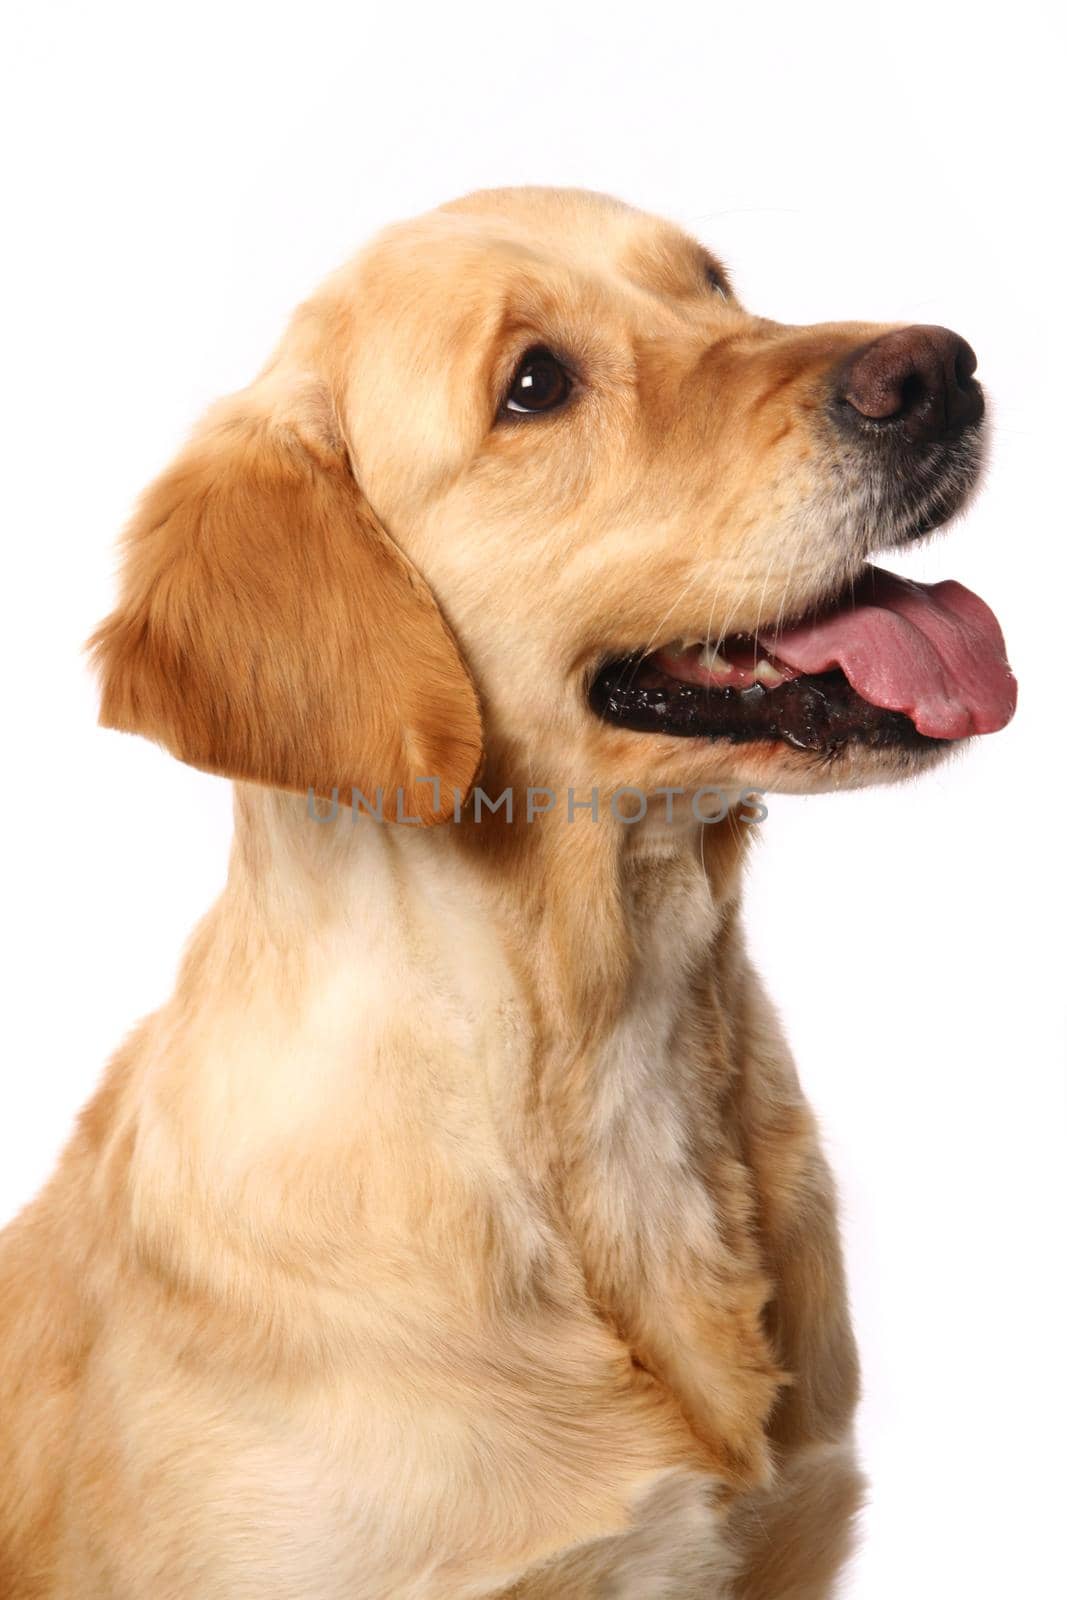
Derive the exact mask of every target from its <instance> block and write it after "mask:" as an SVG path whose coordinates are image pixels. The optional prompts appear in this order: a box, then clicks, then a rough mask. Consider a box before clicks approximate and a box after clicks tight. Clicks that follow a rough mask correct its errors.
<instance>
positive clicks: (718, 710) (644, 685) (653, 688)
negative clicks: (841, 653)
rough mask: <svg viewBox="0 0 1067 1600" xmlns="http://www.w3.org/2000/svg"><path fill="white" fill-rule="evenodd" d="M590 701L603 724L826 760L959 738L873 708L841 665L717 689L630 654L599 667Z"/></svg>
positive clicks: (923, 747)
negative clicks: (773, 747) (776, 681)
mask: <svg viewBox="0 0 1067 1600" xmlns="http://www.w3.org/2000/svg"><path fill="white" fill-rule="evenodd" d="M589 705H590V709H591V710H592V711H593V712H594V714H595V715H596V716H597V717H599V718H600V719H601V720H602V721H604V722H607V723H609V724H611V725H612V726H614V727H618V728H625V729H628V730H629V731H630V732H632V733H658V734H663V735H666V736H668V737H671V738H675V739H708V740H711V741H721V742H724V743H727V744H751V743H770V744H781V745H787V746H789V747H791V748H792V749H794V750H801V751H806V752H808V753H810V754H812V755H818V756H821V757H827V756H833V755H835V754H837V753H839V752H840V751H842V750H844V749H846V748H852V749H854V748H866V749H881V750H885V749H894V750H910V751H929V752H933V751H935V750H944V749H946V748H948V746H949V745H950V744H951V742H952V741H950V740H945V739H931V738H929V737H928V736H927V735H926V734H922V733H920V732H919V731H918V729H917V728H916V727H915V724H914V723H913V722H912V721H911V719H910V717H908V716H906V715H905V714H904V713H903V712H901V711H885V710H883V709H882V708H881V707H879V706H873V705H871V704H870V702H869V701H866V700H864V699H863V698H862V696H861V695H859V694H857V693H856V691H855V689H853V688H852V685H851V684H850V683H849V682H848V679H847V678H846V677H845V675H844V673H843V672H840V671H837V670H834V671H832V672H823V673H819V674H815V675H811V676H807V677H800V678H793V679H790V680H789V681H787V682H786V683H783V684H780V685H779V686H778V687H777V688H774V689H767V688H765V687H764V686H763V685H762V684H754V685H753V686H752V687H751V688H748V689H734V688H725V689H710V688H705V687H703V686H702V685H699V684H691V683H682V682H680V681H679V680H678V679H676V678H671V677H670V676H669V675H668V674H667V673H665V672H662V671H661V670H660V669H659V668H658V667H657V666H656V665H655V663H654V662H653V660H652V658H651V657H648V656H641V655H631V656H623V657H619V658H616V659H614V660H611V661H607V662H605V663H604V664H603V666H602V667H601V668H600V669H599V670H598V671H597V673H596V674H595V676H594V678H593V681H592V684H591V686H590V689H589Z"/></svg>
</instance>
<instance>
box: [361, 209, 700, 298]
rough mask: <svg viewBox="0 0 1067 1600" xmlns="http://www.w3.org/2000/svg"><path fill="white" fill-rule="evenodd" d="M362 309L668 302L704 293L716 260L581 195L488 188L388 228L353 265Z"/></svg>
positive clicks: (666, 225) (648, 219) (664, 229)
mask: <svg viewBox="0 0 1067 1600" xmlns="http://www.w3.org/2000/svg"><path fill="white" fill-rule="evenodd" d="M354 266H355V272H354V274H353V275H352V276H351V277H350V279H349V283H350V287H351V290H352V292H353V293H354V294H356V295H357V296H358V298H359V300H360V301H361V303H362V305H363V307H364V309H365V310H366V311H368V312H372V313H373V314H376V315H380V316H382V317H385V318H387V320H390V321H394V320H399V319H401V318H403V317H404V316H405V314H408V315H410V316H412V317H414V316H416V314H417V313H419V312H420V311H421V312H422V313H423V316H425V312H426V310H427V309H428V308H429V307H428V304H427V302H428V301H429V302H430V303H432V305H433V307H434V308H435V309H437V308H439V309H440V311H441V312H442V313H443V314H445V321H446V323H447V322H451V321H454V320H455V318H456V317H457V316H459V317H462V316H468V315H470V314H476V313H477V312H478V311H479V310H486V311H488V312H491V311H492V310H493V309H495V307H496V306H497V305H498V304H499V302H500V300H501V299H502V298H504V297H506V296H507V294H508V293H509V292H515V291H526V292H528V293H535V292H537V291H538V290H540V291H542V292H551V293H553V294H555V295H561V294H566V293H567V291H568V290H570V291H572V292H573V294H574V296H575V298H576V299H580V298H581V297H582V295H583V293H584V294H585V295H586V296H588V295H590V294H592V295H593V296H595V298H596V299H597V300H600V299H601V297H602V296H604V295H605V294H606V295H608V296H609V297H610V295H611V291H612V290H616V291H619V292H621V293H622V294H623V296H624V298H626V297H628V294H629V293H632V292H634V291H637V292H638V293H639V294H641V295H649V294H651V295H653V296H659V297H664V298H665V299H667V300H670V301H673V300H676V299H681V300H684V299H685V298H686V297H688V296H692V295H700V294H703V293H705V292H706V272H707V269H708V268H709V267H711V268H713V269H715V268H717V267H718V263H717V262H715V261H714V259H713V258H712V257H711V256H710V255H709V253H708V252H707V250H705V249H704V248H703V247H702V246H701V245H700V244H698V243H697V241H696V240H695V239H693V238H691V237H690V236H689V235H688V234H686V233H685V232H684V231H683V230H682V229H681V228H679V227H677V226H676V225H675V224H673V223H670V222H666V221H664V220H663V219H662V218H660V217H656V216H652V215H650V214H649V213H647V212H643V211H638V210H636V209H634V208H633V207H632V206H628V205H625V204H624V203H623V202H622V201H619V200H614V199H612V198H611V197H610V196H606V195H600V194H595V193H592V192H590V191H587V190H581V189H538V188H521V189H493V190H483V191H480V192H478V193H476V194H473V195H469V196H466V197H465V198H464V199H462V200H457V201H452V202H450V203H448V204H447V205H444V206H441V207H439V208H438V209H437V210H435V211H431V212H428V213H426V214H424V215H423V216H421V217H416V218H414V219H412V220H410V221H407V222H401V223H397V224H394V225H393V226H392V227H390V228H387V229H386V230H385V231H384V232H382V233H381V234H379V235H378V237H377V238H376V239H375V240H373V241H372V242H371V244H370V245H368V246H367V247H366V248H365V250H364V251H363V252H362V253H361V255H360V256H359V257H357V258H356V262H355V263H354Z"/></svg>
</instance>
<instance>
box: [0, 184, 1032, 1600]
mask: <svg viewBox="0 0 1067 1600" xmlns="http://www.w3.org/2000/svg"><path fill="white" fill-rule="evenodd" d="M974 374H975V357H974V354H973V352H972V351H971V349H970V347H969V346H968V345H967V344H966V343H965V342H964V341H963V340H962V339H960V338H959V337H958V336H956V335H955V334H953V333H951V332H949V331H948V330H946V329H943V328H932V327H909V326H885V325H881V324H856V323H841V324H827V325H821V326H814V327H787V326H783V325H780V324H777V323H775V322H772V321H768V320H765V319H763V318H760V317H758V316H756V315H754V314H752V313H750V312H748V311H746V310H745V309H744V308H743V307H742V305H741V304H740V302H739V300H738V299H737V297H736V295H735V293H734V291H733V290H732V288H731V285H730V280H729V278H728V276H727V273H726V271H725V269H724V268H723V266H722V265H721V264H720V263H719V262H718V261H717V260H716V259H715V258H714V257H712V256H711V255H709V254H708V252H707V251H706V250H705V249H704V248H703V247H702V246H701V245H699V244H698V243H697V242H695V241H694V240H693V239H691V238H690V237H688V236H687V235H686V234H685V233H684V232H682V231H681V230H680V229H678V228H677V227H674V226H673V225H670V224H668V223H666V222H664V221H661V220H659V219H657V218H654V217H651V216H648V215H646V214H643V213H641V212H639V211H636V210H633V209H631V208H629V207H628V206H626V205H624V204H622V203H620V202H617V201H615V200H612V199H609V198H606V197H604V196H601V195H595V194H589V193H585V192H582V191H567V190H550V189H510V190H509V189H505V190H499V191H492V192H483V193H478V194H475V195H473V196H470V197H468V198H466V199H464V200H461V201H459V202H456V203H453V204H450V205H445V206H443V207H442V208H441V209H439V210H437V211H434V212H433V213H431V214H430V215H428V216H425V217H423V218H421V219H419V220H417V221H414V222H409V223H406V224H403V225H400V226H398V227H395V228H392V229H390V230H388V231H387V232H385V233H384V234H383V235H381V236H380V237H379V238H378V239H377V240H375V241H374V242H373V243H372V244H371V245H370V246H369V247H368V248H367V249H365V250H364V251H363V252H362V253H361V254H360V255H359V256H358V257H357V258H356V259H355V261H354V262H352V263H351V264H349V265H348V266H346V267H345V268H343V269H342V270H341V271H340V272H339V273H337V274H336V275H335V276H333V277H332V278H330V279H328V280H327V282H326V283H325V284H324V286H323V287H322V288H321V289H320V290H319V292H317V293H316V294H315V295H314V296H313V297H312V298H311V299H310V300H309V301H308V302H307V303H306V304H305V305H303V306H302V307H301V308H300V309H299V310H298V311H297V312H296V314H295V316H294V318H293V320H292V323H291V325H290V327H289V329H288V331H287V332H286V334H285V336H284V338H283V340H282V343H281V344H280V346H279V348H278V349H277V351H276V353H275V354H274V356H273V357H272V358H271V360H270V361H269V362H268V364H267V365H266V367H265V368H264V369H263V371H262V373H261V374H260V376H259V377H258V378H257V379H256V380H255V381H254V382H253V383H252V384H251V385H250V387H248V388H247V389H245V390H244V391H242V392H241V393H239V394H237V395H235V396H233V397H231V398H230V399H228V400H226V401H224V402H223V403H222V404H221V405H219V406H218V407H216V408H215V409H214V410H213V411H212V412H211V413H210V414H209V415H208V417H207V419H206V420H205V421H204V423H203V425H202V426H201V427H200V428H199V429H198V431H197V432H196V434H195V436H194V437H193V439H192V441H191V443H190V444H189V445H188V446H187V448H186V449H185V450H184V451H183V452H182V454H181V455H180V456H179V458H178V459H177V461H176V462H175V463H174V465H173V466H171V467H170V468H169V469H168V470H167V471H166V472H164V473H163V475H162V477H161V478H160V479H159V480H158V481H157V482H156V483H155V484H154V485H153V486H152V487H151V488H150V489H149V490H148V492H147V494H146V496H145V497H144V499H143V501H142V503H141V504H140V507H139V509H138V510H137V512H136V514H135V516H134V519H133V522H132V525H131V527H130V529H129V531H128V535H127V539H126V545H125V556H124V568H123V575H122V583H121V592H120V595H119V598H118V603H117V607H116V609H115V610H114V612H113V614H112V615H111V616H110V617H109V618H108V619H107V620H106V621H105V622H104V623H103V625H102V626H101V627H100V628H99V630H98V631H97V633H96V634H95V636H94V639H93V641H92V650H93V654H94V657H95V662H96V665H97V668H98V671H99V674H100V681H101V696H102V712H101V717H102V721H103V722H104V724H105V725H107V726H108V727H110V728H115V729H120V730H124V731H128V732H133V733H138V734H141V735H144V736H146V737H148V738H150V739H153V740H155V741H157V742H158V743H160V744H161V745H163V746H164V747H165V748H166V749H168V750H169V751H171V752H173V754H174V755H176V756H177V757H178V758H179V759H181V760H182V761H185V762H189V763H191V764H192V765H194V766H196V767H199V768H201V769H203V770H204V771H207V772H211V773H218V774H222V775H225V776H226V777H228V778H230V779H232V780H234V783H235V833H234V843H233V851H232V860H231V870H230V875H229V881H228V884H227V887H226V889H225V891H224V893H223V895H222V897H221V899H220V900H219V902H218V903H217V904H216V906H215V907H214V909H213V910H211V911H210V912H209V914H208V915H207V917H206V919H205V920H204V921H203V923H202V924H201V925H200V927H199V928H198V930H197V931H196V933H195V935H194V936H193V939H192V942H191V944H190V946H189V948H188V951H187V953H186V955H185V958H184V963H183V966H182V969H181V974H180V977H179V980H178V984H177V987H176V990H175V993H174V995H173V998H172V999H171V1000H170V1001H169V1002H168V1003H167V1004H166V1005H165V1006H164V1007H163V1008H162V1010H160V1011H159V1012H158V1013H156V1014H155V1015H153V1016H151V1017H149V1018H148V1019H147V1021H145V1022H143V1023H142V1024H141V1025H140V1026H139V1027H138V1028H137V1029H136V1031H135V1032H134V1034H133V1035H132V1037H131V1038H130V1039H129V1040H128V1041H127V1043H126V1044H125V1045H124V1046H123V1047H122V1048H121V1049H120V1050H119V1052H118V1054H117V1056H116V1057H115V1059H114V1061H113V1062H112V1064H111V1066H110V1069H109V1071H108V1073H107V1076H106V1079H105V1081H104V1083H103V1086H102V1087H101V1089H100V1090H99V1092H98V1093H97V1095H96V1097H95V1098H94V1099H93V1100H92V1102H91V1103H90V1105H89V1106H88V1108H87V1109H86V1110H85V1111H84V1112H83V1114H82V1116H81V1119H80V1122H79V1125H78V1127H77V1130H76V1133H75V1135H74V1137H73V1139H72V1141H71V1143H70V1145H69V1147H68V1149H67V1150H66V1152H65V1154H64V1156H63V1158H62V1161H61V1163H60V1166H59V1169H58V1171H57V1173H56V1174H55V1176H54V1177H53V1179H52V1180H51V1182H50V1183H49V1184H48V1186H47V1187H46V1189H45V1190H44V1192H43V1193H42V1194H41V1196H40V1197H39V1198H38V1199H37V1200H36V1201H35V1202H34V1203H33V1204H31V1205H30V1206H29V1207H28V1209H27V1210H26V1211H25V1212H24V1213H23V1214H22V1215H21V1216H20V1217H19V1218H18V1219H17V1220H16V1221H15V1222H14V1223H13V1224H12V1225H11V1226H10V1227H9V1228H8V1229H7V1231H6V1232H5V1233H4V1235H3V1238H2V1241H0V1331H2V1338H0V1485H2V1489H0V1500H2V1509H0V1592H2V1594H3V1595H4V1596H6V1597H8V1600H149V1597H151V1600H241V1597H246V1596H247V1597H249V1600H312V1597H314V1600H385V1597H390V1600H475V1597H479V1600H480V1597H489V1596H492V1597H500V1600H502V1597H504V1596H507V1597H510V1600H548V1597H567V1600H592V1597H593V1596H612V1597H615V1600H650V1597H652V1596H657V1597H660V1596H662V1597H669V1600H684V1597H696V1596H700V1597H702V1600H709V1597H722V1600H725V1597H727V1596H729V1597H732V1600H816V1597H819V1596H825V1595H828V1594H830V1593H831V1591H832V1589H833V1586H834V1583H835V1577H836V1575H837V1574H838V1573H839V1571H840V1570H841V1567H842V1563H843V1562H844V1561H845V1559H846V1556H847V1554H848V1550H849V1542H850V1528H851V1525H852V1522H853V1519H854V1514H855V1511H856V1508H857V1505H858V1504H859V1500H860V1497H861V1493H862V1489H861V1479H860V1475H859V1472H858V1470H857V1466H856V1461H855V1454H854V1446H853V1439H852V1419H853V1412H854V1407H855V1404H856V1395H857V1360H856V1353H855V1349H854V1344H853V1336H852V1333H851V1331H850V1325H849V1316H848V1310H847V1304H846V1291H845V1285H844V1280H843V1275H842V1264H841V1254H840V1248H839V1243H838V1234H837V1226H836V1221H835V1208H834V1196H833V1188H832V1183H831V1179H830V1176H829V1174H828V1171H827V1167H826V1165H825V1162H824V1159H823V1156H822V1154H821V1152H820V1149H819V1144H818V1139H817V1133H816V1130H815V1127H814V1124H813V1120H812V1116H811V1114H810V1112H809V1110H808V1108H807V1106H806V1103H805V1101H804V1098H803V1095H802V1093H801V1090H800V1088H799V1086H798V1082H797V1077H796V1074H795V1071H794V1068H793V1065H792V1064H791V1061H790V1058H789V1054H788V1051H787V1048H786V1046H785V1044H784V1042H783V1039H782V1036H781V1033H780V1030H779V1026H778V1023H777V1021H776V1019H775V1016H774V1013H773V1011H772V1009H771V1007H770V1005H769V1003H768V1002H767V1000H766V999H765V997H764V995H763V992H762V990H761V988H760V986H759V982H758V980H757V978H756V976H755V975H754V973H753V971H752V969H751V967H750V965H749V962H748V959H747V957H746V954H745V950H744V946H743V941H742V932H741V927H740V921H739V909H738V907H739V896H740V890H741V880H742V875H743V864H744V859H745V854H746V849H747V846H748V844H749V842H750V840H751V837H752V834H753V831H754V829H753V824H754V823H755V822H757V821H758V820H759V819H760V818H761V817H762V815H763V813H764V811H765V809H766V808H765V807H764V806H763V804H762V799H761V797H762V796H764V795H765V794H767V793H769V792H815V791H821V790H829V789H839V788H846V787H852V786H857V785H861V784H869V783H879V782H887V781H891V780H895V779H899V778H903V777H907V776H908V775H910V774H913V773H917V772H919V771H921V770H925V769H926V768H928V767H930V766H931V765H933V764H934V763H936V762H937V761H939V760H941V759H942V758H943V757H944V756H945V754H946V753H947V752H949V751H952V750H954V749H956V748H957V747H958V746H959V744H960V743H961V742H962V741H964V740H966V739H967V738H969V737H971V736H973V735H976V734H984V733H990V732H994V731H996V730H997V729H998V728H1000V727H1002V726H1003V725H1004V724H1005V723H1006V722H1007V721H1008V719H1009V718H1010V716H1011V713H1012V709H1013V707H1014V699H1015V685H1014V679H1013V678H1012V675H1011V672H1010V669H1009V667H1008V665H1007V661H1006V659H1005V654H1004V645H1003V640H1002V638H1001V635H1000V632H999V629H998V626H997V624H996V621H995V620H994V618H993V616H992V613H991V612H989V610H988V609H987V608H986V606H985V605H984V603H983V602H982V601H981V600H979V599H978V598H977V597H976V596H974V595H972V594H971V593H970V592H969V591H968V590H966V589H964V588H962V587H961V586H960V585H958V584H954V583H944V584H939V585H937V586H934V587H932V588H926V587H924V586H921V585H917V584H911V583H906V582H905V581H904V580H902V579H899V578H895V577H893V576H892V575H891V574H890V573H888V572H885V571H883V570H881V569H879V568H877V567H874V566H872V565H871V564H870V563H869V562H868V557H869V556H870V555H871V554H872V552H874V551H876V550H878V549H881V548H889V547H895V546H900V547H904V546H907V545H909V544H910V543H911V542H913V541H914V540H916V539H919V538H921V537H922V536H923V535H924V534H926V533H927V532H929V531H930V530H931V529H933V528H934V527H937V526H939V525H941V524H942V523H944V522H945V521H946V520H948V519H949V518H950V517H952V516H953V514H954V513H955V512H956V511H958V510H959V508H960V507H961V506H962V505H963V504H964V503H965V501H966V500H967V498H968V497H969V495H970V494H971V493H972V491H973V489H974V486H975V484H976V482H977V479H978V477H979V473H980V468H981V464H982V456H983V448H984V444H983V441H984V428H985V424H984V419H983V397H982V391H981V389H980V387H979V385H978V383H977V381H976V379H975V376H974ZM505 802H507V803H505Z"/></svg>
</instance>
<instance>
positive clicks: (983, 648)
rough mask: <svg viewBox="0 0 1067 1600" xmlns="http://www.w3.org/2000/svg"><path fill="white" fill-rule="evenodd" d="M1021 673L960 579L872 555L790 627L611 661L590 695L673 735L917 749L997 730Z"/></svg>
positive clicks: (640, 727)
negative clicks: (909, 572)
mask: <svg viewBox="0 0 1067 1600" xmlns="http://www.w3.org/2000/svg"><path fill="white" fill-rule="evenodd" d="M1015 700H1016V683H1015V678H1014V676H1013V675H1012V671H1011V668H1010V667H1009V665H1008V661H1007V656H1006V653H1005V648H1004V639H1003V636H1002V634H1001V631H1000V626H999V624H998V622H997V619H996V617H995V616H994V615H993V613H992V611H990V609H989V607H988V606H987V605H986V604H985V602H984V601H983V600H980V599H979V598H978V596H977V595H976V594H972V593H971V591H970V590H969V589H965V588H964V587H963V585H962V584H959V583H954V582H951V581H950V582H945V583H937V584H921V583H913V582H911V581H909V580H907V579H905V578H898V577H897V576H896V575H895V574H894V573H891V572H885V571H883V570H882V569H881V568H879V567H873V566H868V567H867V569H866V572H865V574H864V576H863V578H862V579H861V580H860V582H859V583H858V584H856V585H855V587H854V588H853V589H850V590H849V591H848V592H847V593H845V594H843V595H841V596H839V597H838V599H837V600H836V601H834V602H833V603H831V604H830V605H828V606H825V607H823V608H820V609H819V610H818V611H817V612H814V613H812V614H811V615H810V616H806V617H803V618H801V619H799V620H798V621H796V622H793V623H791V624H790V625H789V626H788V627H785V628H781V629H778V628H776V627H774V626H769V627H768V628H766V629H760V630H757V632H755V633H753V634H736V635H733V636H732V637H730V638H727V639H725V640H721V641H719V642H718V645H717V647H716V645H715V643H714V642H712V644H711V645H707V644H688V643H686V642H684V641H678V642H677V643H675V644H673V645H668V646H666V647H665V648H662V649H659V650H657V651H655V652H654V653H653V654H650V655H648V654H640V653H637V654H633V655H628V656H625V657H621V658H615V659H614V660H611V661H608V662H606V663H605V664H604V665H603V666H602V667H601V668H600V670H599V671H598V672H597V675H596V677H595V679H594V681H593V684H592V687H591V689H590V704H591V706H592V708H593V710H594V711H595V712H596V713H597V715H598V716H600V717H602V718H603V719H604V720H605V721H607V722H610V723H613V724H615V725H616V726H618V727H623V728H629V729H631V730H632V731H634V732H640V733H664V734H671V735H673V736H675V737H677V738H703V739H724V740H727V741H728V742H730V743H733V744H742V743H746V742H748V741H751V740H771V741H781V742H783V743H785V744H788V745H791V746H792V747H793V748H795V749H798V750H807V751H813V752H817V753H821V754H833V753H834V752H835V751H837V750H839V749H841V748H843V747H844V746H848V745H864V746H868V747H886V746H893V747H897V748H910V749H913V750H914V749H921V748H923V747H931V746H937V745H944V744H947V743H951V742H953V741H955V740H959V739H966V738H969V737H971V736H972V735H973V734H980V733H995V732H996V731H997V730H998V729H999V728H1003V727H1004V726H1005V724H1006V723H1007V722H1009V721H1010V720H1011V717H1012V714H1013V713H1014V710H1015Z"/></svg>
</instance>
